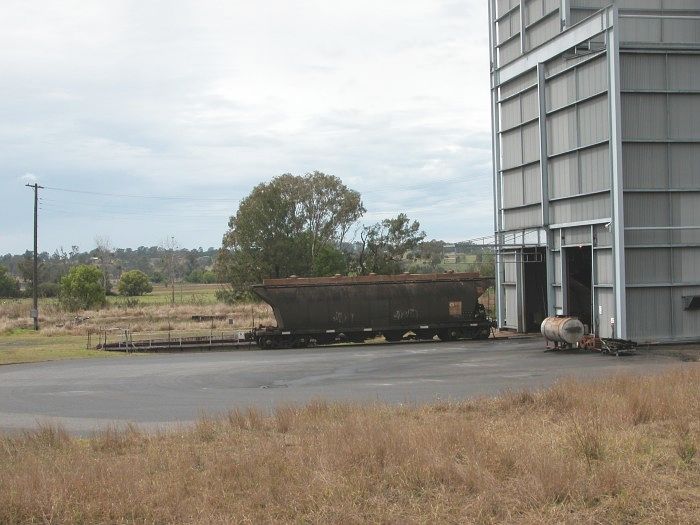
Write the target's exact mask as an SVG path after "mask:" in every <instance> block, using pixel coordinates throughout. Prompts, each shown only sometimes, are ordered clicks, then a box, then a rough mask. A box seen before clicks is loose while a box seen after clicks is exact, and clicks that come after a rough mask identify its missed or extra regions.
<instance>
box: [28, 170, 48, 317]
mask: <svg viewBox="0 0 700 525" xmlns="http://www.w3.org/2000/svg"><path fill="white" fill-rule="evenodd" d="M25 186H27V187H28V188H34V268H33V272H32V298H33V307H32V317H33V318H34V330H39V277H38V274H39V270H38V267H39V264H38V257H39V252H38V242H37V238H38V235H37V234H38V231H39V230H38V217H39V211H38V210H39V190H40V189H42V190H43V189H44V187H43V186H39V185H38V184H37V183H36V182H35V183H34V184H25Z"/></svg>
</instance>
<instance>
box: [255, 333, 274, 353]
mask: <svg viewBox="0 0 700 525" xmlns="http://www.w3.org/2000/svg"><path fill="white" fill-rule="evenodd" d="M274 345H275V341H274V339H273V338H272V337H265V336H263V337H258V348H262V349H264V350H269V349H270V348H274Z"/></svg>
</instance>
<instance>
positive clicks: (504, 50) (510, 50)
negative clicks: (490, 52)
mask: <svg viewBox="0 0 700 525" xmlns="http://www.w3.org/2000/svg"><path fill="white" fill-rule="evenodd" d="M519 56H520V39H519V38H514V39H513V40H509V41H508V42H506V43H505V44H503V45H502V46H501V47H499V48H498V64H499V65H500V66H504V65H505V64H508V63H509V62H512V61H513V60H515V59H516V58H518V57H519Z"/></svg>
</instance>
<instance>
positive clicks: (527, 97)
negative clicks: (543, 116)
mask: <svg viewBox="0 0 700 525" xmlns="http://www.w3.org/2000/svg"><path fill="white" fill-rule="evenodd" d="M520 100H521V107H522V119H523V122H527V121H528V120H532V119H534V118H537V117H538V115H539V111H540V105H539V98H538V96H537V90H536V89H531V90H529V91H526V92H525V93H523V94H522V95H521V96H520Z"/></svg>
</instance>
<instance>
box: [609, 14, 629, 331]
mask: <svg viewBox="0 0 700 525" xmlns="http://www.w3.org/2000/svg"><path fill="white" fill-rule="evenodd" d="M611 9H612V23H611V24H610V27H608V30H607V34H606V40H607V47H608V49H607V61H608V103H609V110H610V111H609V114H610V174H611V178H612V180H611V190H610V193H611V195H610V197H611V202H612V224H611V228H612V233H613V265H614V281H613V285H614V292H615V336H616V337H619V338H621V339H626V338H627V294H626V292H625V286H626V280H625V223H624V209H623V180H622V173H623V172H622V116H621V100H620V43H619V40H618V34H617V29H618V24H617V22H618V10H617V7H616V6H613V7H612V8H611Z"/></svg>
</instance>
